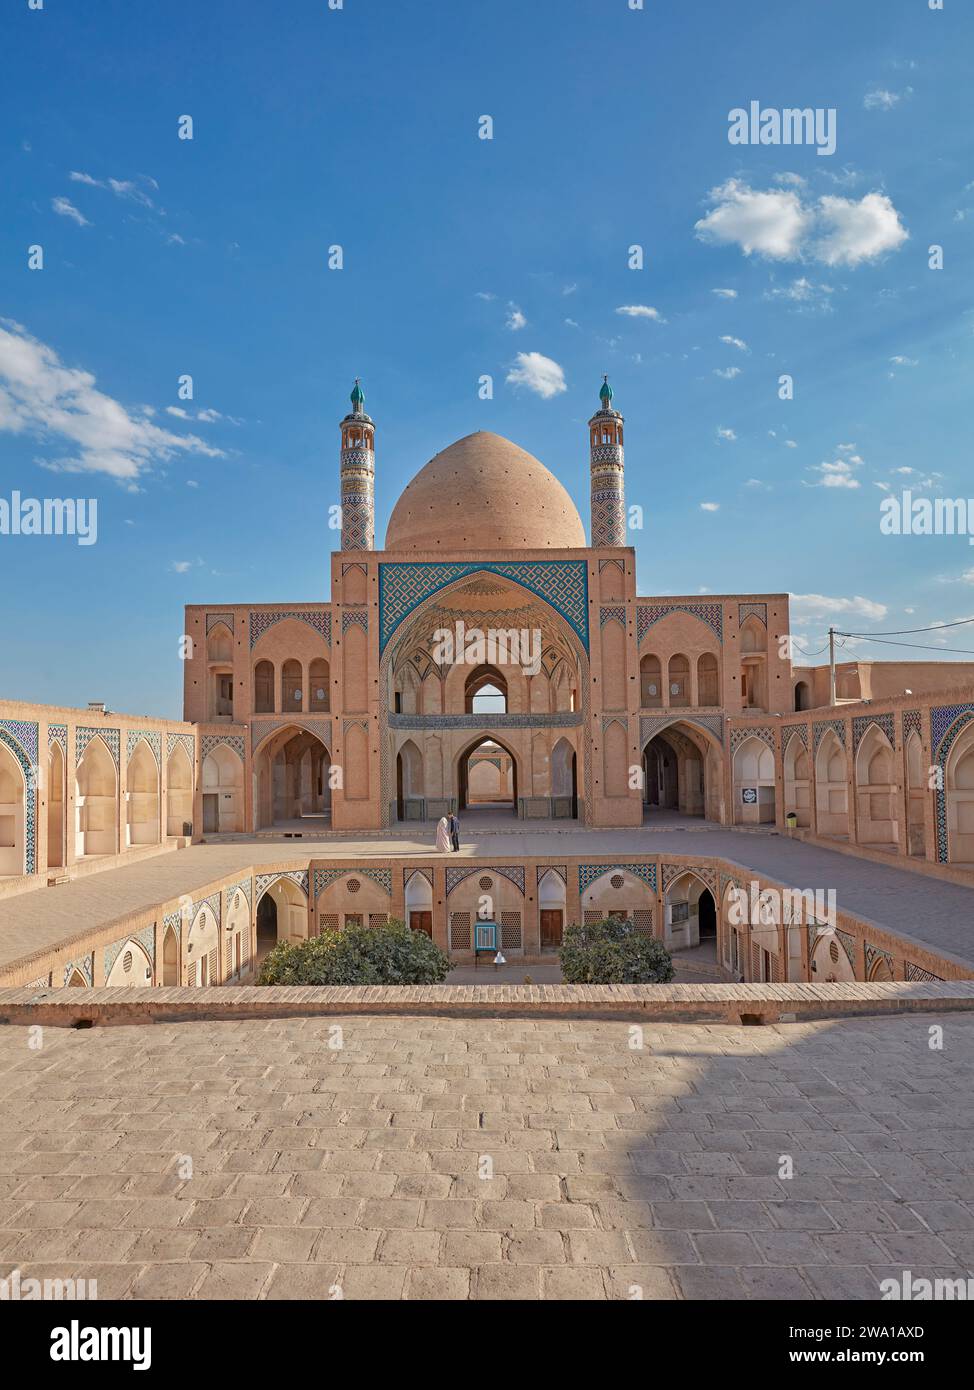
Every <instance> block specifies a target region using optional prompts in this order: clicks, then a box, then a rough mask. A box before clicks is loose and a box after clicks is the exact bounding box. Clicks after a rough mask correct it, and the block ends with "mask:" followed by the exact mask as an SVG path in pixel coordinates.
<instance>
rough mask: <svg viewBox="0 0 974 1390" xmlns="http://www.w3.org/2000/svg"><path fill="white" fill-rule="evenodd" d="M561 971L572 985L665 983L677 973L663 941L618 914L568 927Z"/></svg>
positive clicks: (566, 980)
mask: <svg viewBox="0 0 974 1390" xmlns="http://www.w3.org/2000/svg"><path fill="white" fill-rule="evenodd" d="M561 973H562V975H563V976H564V979H565V982H566V984H570V985H665V984H666V983H667V982H668V981H669V980H672V978H673V974H674V972H673V961H672V959H671V958H670V953H669V951H667V949H666V947H665V946H664V945H663V943H662V942H661V941H657V939H656V938H655V937H653V936H643V935H642V934H641V933H639V932H637V931H636V930H635V929H634V927H633V925H632V923H631V922H627V921H625V920H623V919H622V918H619V917H608V918H606V919H605V920H603V921H601V922H589V923H587V924H586V925H585V926H581V927H580V926H577V925H575V926H571V927H569V928H568V930H567V931H566V932H565V937H564V941H563V943H562V947H561Z"/></svg>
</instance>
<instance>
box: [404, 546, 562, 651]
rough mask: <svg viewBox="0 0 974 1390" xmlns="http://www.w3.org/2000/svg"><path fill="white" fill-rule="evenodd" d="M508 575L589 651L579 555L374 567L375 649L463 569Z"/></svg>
mask: <svg viewBox="0 0 974 1390" xmlns="http://www.w3.org/2000/svg"><path fill="white" fill-rule="evenodd" d="M484 572H486V573H489V574H498V575H500V576H502V577H503V578H505V579H513V580H514V581H515V582H516V583H518V584H520V585H521V586H522V587H523V588H525V589H528V590H529V591H530V592H531V593H533V594H536V595H537V596H538V598H541V599H543V600H544V601H545V602H546V603H549V604H550V605H551V606H552V608H554V609H555V610H556V611H557V612H558V613H560V614H561V616H562V617H563V618H564V619H565V621H566V622H567V623H568V625H569V626H570V627H571V629H572V631H573V632H574V633H575V634H576V635H577V636H578V637H579V638H580V640H581V642H582V644H583V646H584V647H585V650H586V651H588V570H587V569H586V566H585V562H584V561H583V560H530V561H521V562H516V561H512V562H510V563H500V562H488V563H470V564H438V563H436V562H435V561H429V562H425V561H408V562H406V561H404V562H400V563H396V564H389V565H380V566H379V650H380V651H383V650H384V649H385V646H386V644H387V642H388V641H389V639H390V637H392V635H393V633H394V632H395V631H396V629H397V628H398V627H399V625H400V624H401V623H402V622H403V621H404V620H405V619H406V618H407V617H408V616H409V614H410V613H412V612H413V610H414V609H416V608H418V607H419V605H420V604H421V603H422V602H423V601H424V600H425V599H428V598H429V597H430V595H431V594H435V593H437V592H438V590H440V589H443V588H445V587H446V585H448V584H452V583H453V582H454V581H455V580H457V579H463V578H464V577H465V576H466V575H468V574H480V573H484Z"/></svg>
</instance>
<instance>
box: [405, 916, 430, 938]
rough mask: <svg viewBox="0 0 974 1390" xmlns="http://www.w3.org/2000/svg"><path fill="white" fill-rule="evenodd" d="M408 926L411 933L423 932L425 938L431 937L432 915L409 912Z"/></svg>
mask: <svg viewBox="0 0 974 1390" xmlns="http://www.w3.org/2000/svg"><path fill="white" fill-rule="evenodd" d="M409 925H410V926H411V927H412V929H413V931H424V932H425V933H426V935H427V936H429V937H432V935H433V914H432V912H410V914H409Z"/></svg>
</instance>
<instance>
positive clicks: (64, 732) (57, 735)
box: [47, 724, 68, 753]
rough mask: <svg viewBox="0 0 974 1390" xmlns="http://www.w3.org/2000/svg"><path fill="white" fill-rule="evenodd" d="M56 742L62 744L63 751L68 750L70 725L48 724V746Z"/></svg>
mask: <svg viewBox="0 0 974 1390" xmlns="http://www.w3.org/2000/svg"><path fill="white" fill-rule="evenodd" d="M55 743H59V744H60V745H61V751H62V753H67V751H68V726H67V724H48V726H47V746H48V749H50V748H51V747H52V746H53V745H54V744H55Z"/></svg>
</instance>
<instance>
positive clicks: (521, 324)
mask: <svg viewBox="0 0 974 1390" xmlns="http://www.w3.org/2000/svg"><path fill="white" fill-rule="evenodd" d="M527 325H528V321H527V319H526V318H525V317H524V315H523V314H522V313H521V310H520V309H519V308H518V307H517V305H516V304H508V306H507V322H506V324H505V325H504V326H505V328H509V329H510V330H511V332H512V333H517V331H518V330H519V329H521V328H526V327H527Z"/></svg>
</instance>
